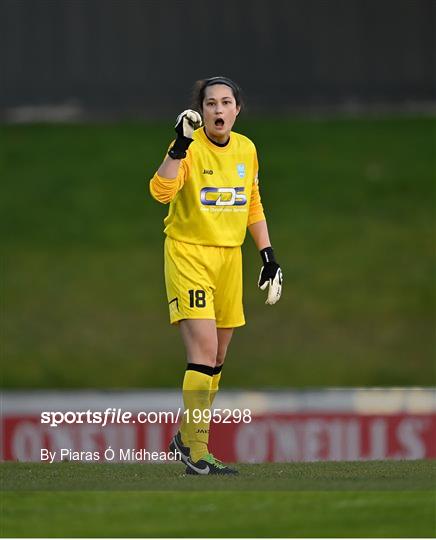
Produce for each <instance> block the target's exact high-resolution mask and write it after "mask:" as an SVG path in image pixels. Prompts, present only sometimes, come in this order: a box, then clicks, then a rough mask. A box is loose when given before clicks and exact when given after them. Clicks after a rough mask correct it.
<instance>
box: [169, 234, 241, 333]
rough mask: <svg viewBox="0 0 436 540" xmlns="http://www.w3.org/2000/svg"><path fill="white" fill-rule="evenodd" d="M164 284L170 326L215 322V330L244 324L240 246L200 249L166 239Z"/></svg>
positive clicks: (195, 245) (202, 247) (199, 247)
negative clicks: (185, 323) (185, 321)
mask: <svg viewBox="0 0 436 540" xmlns="http://www.w3.org/2000/svg"><path fill="white" fill-rule="evenodd" d="M165 284H166V288H167V297H168V306H169V310H170V321H171V324H174V323H177V322H178V321H180V320H182V319H215V320H216V325H217V328H235V327H236V326H243V325H244V324H245V318H244V309H243V306H242V253H241V248H240V247H239V246H238V247H215V246H200V245H197V244H187V243H185V242H179V241H178V240H174V239H173V238H170V237H169V236H167V237H166V239H165Z"/></svg>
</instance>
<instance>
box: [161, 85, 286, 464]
mask: <svg viewBox="0 0 436 540" xmlns="http://www.w3.org/2000/svg"><path fill="white" fill-rule="evenodd" d="M194 102H195V108H197V109H198V111H200V112H201V116H200V114H199V113H198V112H196V111H194V110H190V109H188V110H186V111H184V112H182V113H181V114H180V115H179V116H178V118H177V121H176V126H175V130H176V133H177V138H176V139H175V141H174V142H173V143H172V144H171V145H170V148H169V151H168V154H167V156H166V157H165V159H164V161H163V162H162V164H161V166H160V167H159V169H158V170H157V172H156V174H155V175H154V176H153V178H152V180H151V181H150V192H151V194H152V196H153V197H154V198H155V199H156V200H157V201H159V202H161V203H164V204H167V203H170V207H169V212H168V216H167V217H166V218H165V221H164V224H165V231H164V232H165V234H166V239H165V283H166V290H167V296H168V306H169V312H170V320H171V323H172V324H179V327H180V331H181V335H182V339H183V342H184V345H185V348H186V355H187V362H188V364H187V367H186V372H185V376H184V380H183V400H184V405H185V415H184V418H183V421H182V424H181V426H180V430H179V432H178V433H177V434H176V435H175V437H174V438H173V440H172V441H171V444H170V448H171V449H172V450H173V451H174V450H178V451H179V452H180V454H181V459H182V461H183V462H184V463H185V464H186V472H187V473H188V474H237V471H236V470H234V469H232V468H230V467H228V466H226V465H224V464H223V463H221V462H220V461H219V460H217V459H216V458H215V457H214V456H213V455H212V454H210V453H209V450H208V439H209V422H208V421H207V420H208V419H209V414H204V415H203V414H200V415H199V411H206V410H209V409H210V407H211V405H212V401H213V399H214V397H215V395H216V393H217V391H218V384H219V380H220V377H221V370H222V367H223V363H224V359H225V357H226V353H227V349H228V346H229V344H230V340H231V339H232V335H233V330H234V329H235V328H236V327H238V326H243V325H244V324H245V319H244V312H243V306H242V258H241V245H242V243H243V242H244V238H245V234H246V230H247V228H248V230H249V231H250V234H251V236H252V237H253V239H254V242H255V243H256V246H257V249H258V250H259V251H260V256H261V258H262V262H263V266H262V269H261V272H260V277H259V283H258V286H259V287H260V288H261V289H262V290H265V289H267V288H268V296H267V300H266V303H267V304H275V303H276V302H277V301H278V300H279V298H280V294H281V286H282V272H281V270H280V267H279V265H278V264H277V262H276V260H275V258H274V252H273V250H272V248H271V242H270V239H269V235H268V228H267V224H266V220H265V215H264V212H263V207H262V203H261V200H260V195H259V186H258V162H257V155H256V148H255V146H254V144H253V143H252V142H251V141H250V139H248V138H247V137H244V136H243V135H240V134H239V133H235V132H233V131H232V127H233V124H234V123H235V120H236V117H237V116H238V114H239V112H240V110H241V92H240V89H239V87H238V86H237V85H236V84H235V83H234V82H233V81H232V80H230V79H228V78H227V77H212V78H210V79H206V80H202V81H198V82H197V83H196V86H195V89H194ZM202 117H203V124H204V126H203V127H201V125H202ZM195 409H197V411H196V420H198V419H199V418H200V420H201V421H200V422H197V421H196V422H194V421H193V417H190V416H189V414H190V412H191V411H194V410H195Z"/></svg>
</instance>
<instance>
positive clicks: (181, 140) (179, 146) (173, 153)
mask: <svg viewBox="0 0 436 540" xmlns="http://www.w3.org/2000/svg"><path fill="white" fill-rule="evenodd" d="M191 143H192V139H189V138H188V137H185V136H184V135H178V136H177V139H176V140H175V141H174V144H173V146H172V147H171V148H170V149H169V151H168V155H169V156H170V158H172V159H183V158H185V157H186V150H187V149H188V148H189V145H190V144H191Z"/></svg>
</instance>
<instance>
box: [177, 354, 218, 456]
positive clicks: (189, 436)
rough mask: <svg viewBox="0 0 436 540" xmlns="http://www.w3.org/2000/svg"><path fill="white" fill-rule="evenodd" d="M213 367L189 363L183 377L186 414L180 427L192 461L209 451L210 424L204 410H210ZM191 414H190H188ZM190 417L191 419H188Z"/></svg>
mask: <svg viewBox="0 0 436 540" xmlns="http://www.w3.org/2000/svg"><path fill="white" fill-rule="evenodd" d="M212 373H213V368H212V367H210V366H205V365H201V364H188V367H187V369H186V372H185V377H184V379H183V403H184V405H185V415H184V418H183V422H182V425H181V427H180V431H181V435H182V442H183V444H186V445H187V446H189V448H190V453H191V459H192V461H194V462H195V461H198V460H199V459H201V458H202V457H203V456H204V455H205V454H207V453H208V452H209V450H208V447H207V444H208V442H209V424H210V422H208V421H207V416H206V418H205V416H204V414H203V412H204V411H206V410H209V400H210V387H211V383H212ZM188 415H189V416H188ZM188 418H189V421H188Z"/></svg>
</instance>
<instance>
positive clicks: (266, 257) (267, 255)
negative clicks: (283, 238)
mask: <svg viewBox="0 0 436 540" xmlns="http://www.w3.org/2000/svg"><path fill="white" fill-rule="evenodd" d="M259 253H260V256H261V257H262V261H263V264H266V263H268V262H277V261H276V258H275V257H274V251H273V248H272V247H271V246H269V247H267V248H264V249H261V250H260V252H259Z"/></svg>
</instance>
